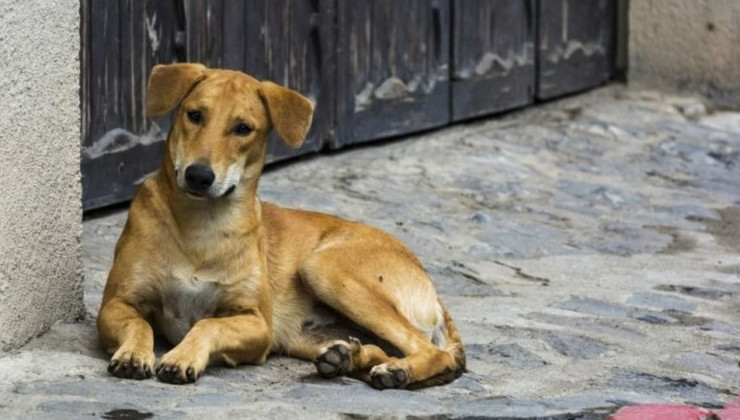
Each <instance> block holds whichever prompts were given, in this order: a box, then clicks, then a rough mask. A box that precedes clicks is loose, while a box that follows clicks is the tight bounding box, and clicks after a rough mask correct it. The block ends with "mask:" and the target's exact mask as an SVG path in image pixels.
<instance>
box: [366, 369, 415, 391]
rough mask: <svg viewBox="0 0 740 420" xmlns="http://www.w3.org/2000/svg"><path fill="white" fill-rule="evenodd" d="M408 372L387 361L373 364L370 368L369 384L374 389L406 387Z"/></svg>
mask: <svg viewBox="0 0 740 420" xmlns="http://www.w3.org/2000/svg"><path fill="white" fill-rule="evenodd" d="M408 384H409V373H408V372H407V371H406V369H403V368H401V367H397V366H391V365H389V364H388V363H383V364H381V365H377V366H373V368H372V369H371V370H370V385H372V386H373V388H376V389H393V388H406V385H408Z"/></svg>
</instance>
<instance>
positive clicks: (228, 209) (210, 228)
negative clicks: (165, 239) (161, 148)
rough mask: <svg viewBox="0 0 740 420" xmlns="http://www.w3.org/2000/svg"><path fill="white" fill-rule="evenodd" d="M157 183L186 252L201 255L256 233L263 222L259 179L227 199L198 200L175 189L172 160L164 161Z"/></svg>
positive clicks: (244, 183) (242, 185)
mask: <svg viewBox="0 0 740 420" xmlns="http://www.w3.org/2000/svg"><path fill="white" fill-rule="evenodd" d="M168 161H169V162H168ZM156 181H157V184H158V185H159V188H161V189H162V191H163V193H164V196H165V197H167V202H166V206H167V207H168V210H169V211H170V213H171V218H172V221H173V222H174V228H175V230H176V235H177V236H178V237H179V239H180V241H181V243H182V246H183V247H184V248H185V249H190V250H193V251H197V253H199V254H201V253H203V251H204V249H205V248H208V247H210V246H212V245H213V244H215V243H219V242H224V239H225V238H230V237H237V236H241V237H245V236H246V235H255V234H257V230H258V228H259V226H260V223H261V219H262V211H261V205H260V202H259V200H258V199H257V185H258V178H254V179H250V180H243V183H242V184H240V186H239V188H237V190H236V191H235V192H234V193H233V194H231V195H230V196H229V197H223V198H217V199H206V200H197V199H193V198H191V197H189V196H188V195H187V194H186V193H185V192H184V191H182V189H180V187H178V186H177V181H176V178H175V170H174V166H173V165H172V163H171V160H169V159H165V162H164V164H163V165H162V167H161V168H160V171H159V173H158V174H157V179H156ZM238 242H239V243H250V242H252V243H254V241H238Z"/></svg>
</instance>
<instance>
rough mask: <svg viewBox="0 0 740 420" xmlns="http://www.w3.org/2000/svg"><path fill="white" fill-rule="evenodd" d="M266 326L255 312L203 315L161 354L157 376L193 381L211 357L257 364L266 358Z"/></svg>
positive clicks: (235, 362)
mask: <svg viewBox="0 0 740 420" xmlns="http://www.w3.org/2000/svg"><path fill="white" fill-rule="evenodd" d="M269 345H270V329H269V327H268V325H267V322H265V319H264V318H263V316H262V315H261V314H260V313H259V311H253V312H252V313H249V314H244V315H235V316H229V317H224V318H205V319H202V320H200V321H198V322H197V323H195V325H193V328H191V329H190V331H188V333H187V334H186V335H185V338H183V340H182V341H181V342H180V344H178V345H177V346H176V347H175V348H174V349H172V350H171V351H170V352H168V353H167V354H165V355H164V356H162V359H161V360H160V361H159V363H158V365H157V370H156V372H157V376H158V377H159V379H161V380H162V381H164V382H169V383H174V384H182V383H188V382H195V380H196V379H198V378H199V377H200V375H201V374H202V373H203V371H204V370H205V368H206V366H207V365H208V361H209V360H210V357H211V356H221V357H223V358H224V359H225V360H226V361H227V362H229V363H231V364H234V365H236V364H239V363H261V362H264V361H265V358H266V357H267V351H268V349H269Z"/></svg>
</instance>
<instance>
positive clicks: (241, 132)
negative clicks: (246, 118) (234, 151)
mask: <svg viewBox="0 0 740 420" xmlns="http://www.w3.org/2000/svg"><path fill="white" fill-rule="evenodd" d="M251 132H252V128H251V127H250V126H248V125H246V124H244V123H239V124H237V126H236V128H234V134H236V135H237V136H248V135H249V133H251Z"/></svg>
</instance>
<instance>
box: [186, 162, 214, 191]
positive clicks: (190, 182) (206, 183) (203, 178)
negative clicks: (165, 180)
mask: <svg viewBox="0 0 740 420" xmlns="http://www.w3.org/2000/svg"><path fill="white" fill-rule="evenodd" d="M214 179H216V174H214V173H213V171H212V170H211V168H209V167H208V166H205V165H197V164H196V165H190V166H188V167H187V169H185V183H186V184H187V186H188V189H190V190H191V191H194V192H205V191H206V190H207V189H208V187H210V186H211V185H212V184H213V180H214Z"/></svg>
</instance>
